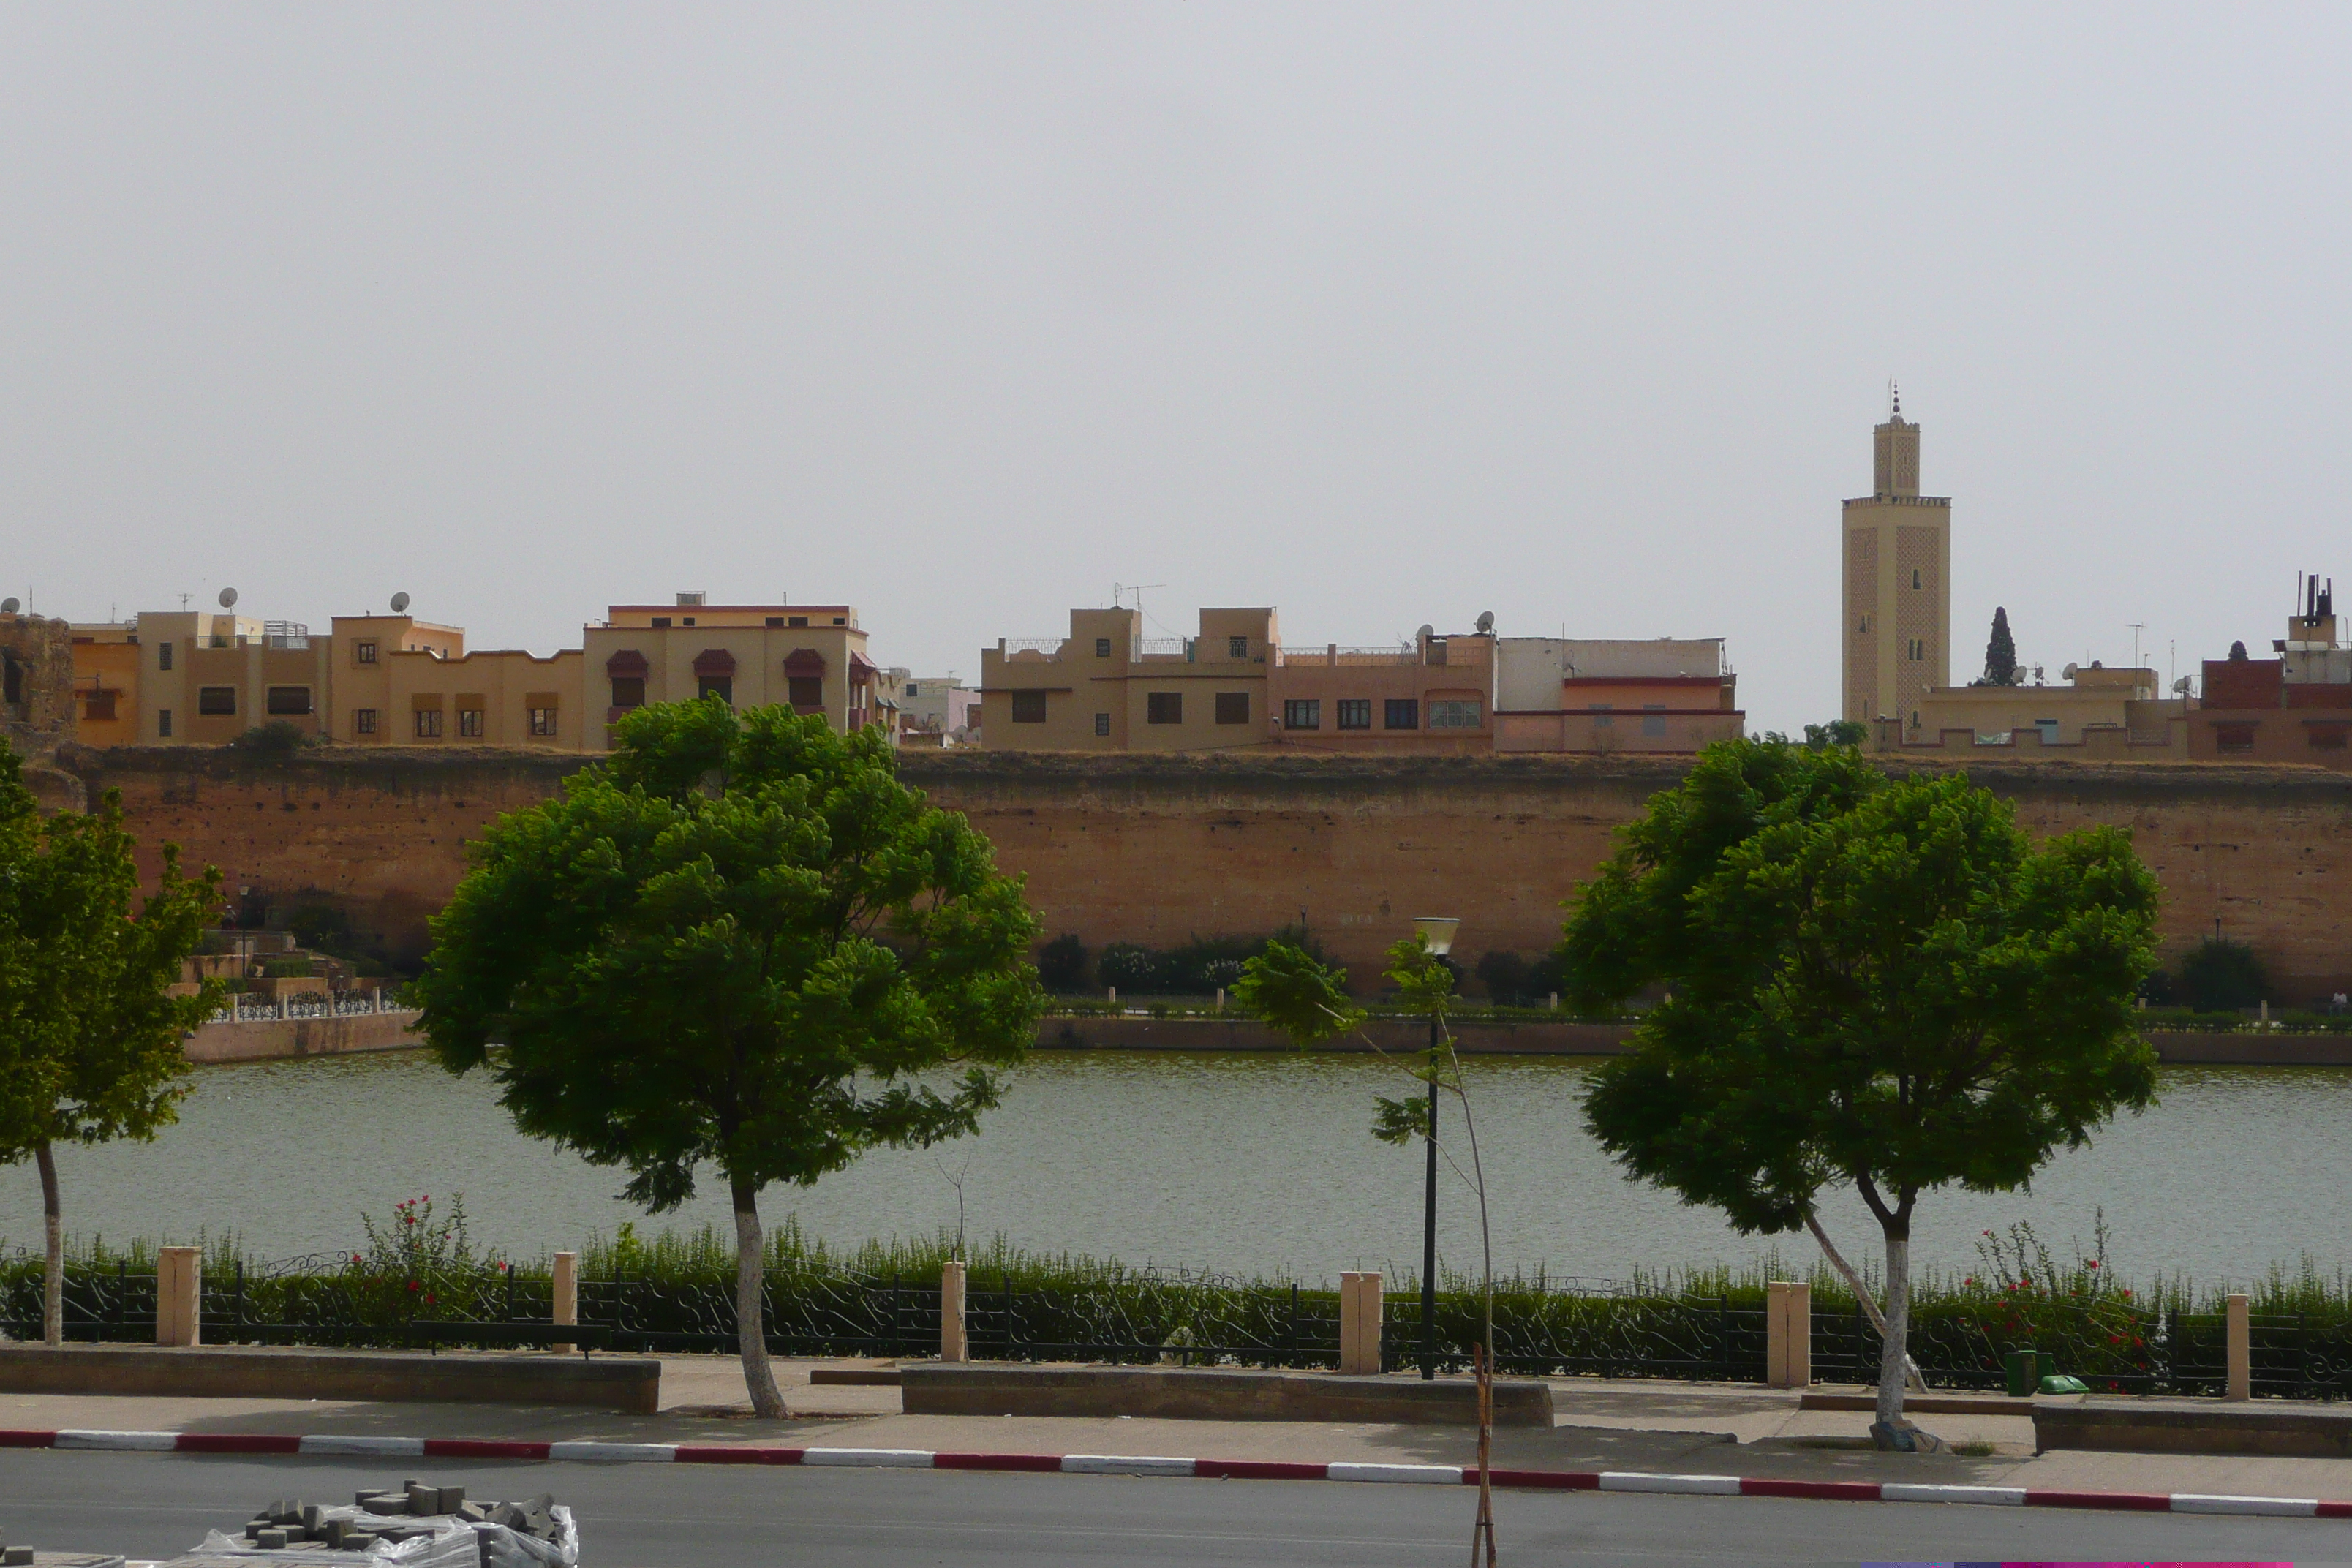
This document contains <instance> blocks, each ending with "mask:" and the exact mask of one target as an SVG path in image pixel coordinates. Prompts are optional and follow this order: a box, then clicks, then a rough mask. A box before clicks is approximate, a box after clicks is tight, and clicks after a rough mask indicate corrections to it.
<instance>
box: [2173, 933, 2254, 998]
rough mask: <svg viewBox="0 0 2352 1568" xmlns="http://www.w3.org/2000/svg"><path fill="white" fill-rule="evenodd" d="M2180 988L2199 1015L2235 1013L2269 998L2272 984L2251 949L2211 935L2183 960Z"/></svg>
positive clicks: (2181, 963) (2240, 943)
mask: <svg viewBox="0 0 2352 1568" xmlns="http://www.w3.org/2000/svg"><path fill="white" fill-rule="evenodd" d="M2179 989H2180V993H2181V994H2182V995H2183V996H2185V997H2187V998H2188V1001H2189V1005H2190V1006H2191V1007H2194V1008H2196V1009H2197V1010H2198V1011H2199V1012H2200V1013H2234V1012H2236V1011H2237V1010H2238V1009H2239V1008H2241V1007H2251V1006H2252V1005H2254V1004H2255V1003H2257V1002H2260V1001H2263V1000H2264V999H2265V998H2267V997H2268V996H2269V995H2270V994H2271V984H2270V976H2269V975H2267V974H2264V973H2263V961H2262V960H2261V959H2259V958H2256V957H2255V956H2254V950H2253V949H2252V948H2251V947H2248V946H2247V945H2246V944H2245V943H2244V942H2231V941H2228V940H2226V939H2225V938H2222V937H2218V936H2209V937H2207V938H2206V939H2205V940H2204V941H2203V942H2199V943H2198V944H2197V946H2196V947H2195V948H2194V949H2193V950H2192V951H2191V952H2189V955H2188V956H2187V957H2186V958H2183V959H2182V960H2181V961H2180V986H2179Z"/></svg>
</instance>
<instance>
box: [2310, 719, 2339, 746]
mask: <svg viewBox="0 0 2352 1568" xmlns="http://www.w3.org/2000/svg"><path fill="white" fill-rule="evenodd" d="M2309 733H2310V737H2311V745H2312V749H2313V750H2314V751H2320V752H2340V751H2342V750H2344V727H2343V726H2342V725H2340V724H2314V725H2313V726H2312V727H2311V730H2310V731H2309Z"/></svg>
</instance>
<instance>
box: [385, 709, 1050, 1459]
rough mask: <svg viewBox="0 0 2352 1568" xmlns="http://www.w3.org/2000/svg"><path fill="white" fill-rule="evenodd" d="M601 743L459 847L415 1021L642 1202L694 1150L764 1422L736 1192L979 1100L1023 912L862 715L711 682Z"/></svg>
mask: <svg viewBox="0 0 2352 1568" xmlns="http://www.w3.org/2000/svg"><path fill="white" fill-rule="evenodd" d="M615 746H616V750H615V752H614V756H613V758H612V760H611V761H610V762H609V763H605V764H604V765H603V766H600V767H596V768H592V769H589V770H587V771H586V772H584V773H579V774H576V775H574V776H573V777H572V779H570V780H569V781H567V783H566V785H565V788H564V793H563V795H562V798H560V799H558V800H553V801H550V802H547V803H545V804H543V805H538V806H534V807H532V808H530V810H527V811H522V812H518V813H515V814H513V815H511V816H505V817H501V818H500V819H499V821H498V822H497V823H495V824H494V825H492V826H491V828H490V829H489V831H488V833H486V834H485V835H484V836H483V837H482V838H481V839H480V840H479V841H478V843H477V844H476V845H475V846H474V848H473V851H472V856H473V861H474V867H473V869H472V870H471V871H470V872H468V873H467V877H466V879H465V880H464V881H463V882H462V883H461V884H459V886H458V889H457V894H456V896H455V897H454V898H453V899H452V900H450V903H449V907H448V908H447V910H445V911H444V912H443V913H442V914H441V916H440V917H439V918H438V919H436V921H434V922H433V935H434V941H435V946H434V950H433V953H432V956H431V958H430V961H429V962H428V964H427V966H426V969H425V975H424V978H423V980H422V981H421V983H420V984H419V989H420V991H421V992H422V993H423V1001H424V1008H425V1014H424V1017H423V1020H422V1023H423V1026H424V1029H425V1035H426V1037H428V1038H429V1039H430V1040H431V1042H432V1045H433V1048H434V1050H435V1052H436V1054H437V1055H438V1057H439V1058H440V1061H441V1063H442V1065H443V1066H444V1067H446V1068H448V1069H449V1070H450V1071H451V1072H455V1073H464V1072H467V1071H468V1070H470V1069H472V1068H477V1067H486V1068H488V1071H489V1073H490V1076H491V1078H492V1079H493V1080H494V1081H495V1082H496V1083H497V1084H498V1085H499V1100H500V1103H501V1104H503V1105H504V1106H505V1107H506V1108H507V1110H509V1112H510V1113H511V1114H512V1116H513V1118H514V1121H515V1124H516V1126H517V1127H519V1128H520V1129H521V1130H522V1131H525V1132H527V1133H530V1134H531V1135H532V1136H534V1137H541V1138H547V1139H551V1140H553V1141H554V1142H556V1143H558V1144H559V1145H561V1146H563V1147H567V1148H571V1149H573V1150H576V1151H577V1152H579V1153H580V1154H581V1155H582V1156H583V1158H585V1159H586V1160H588V1161H589V1162H590V1163H594V1164H600V1165H620V1166H625V1167H626V1168H627V1170H628V1171H629V1173H630V1181H629V1182H628V1184H627V1185H626V1187H625V1189H624V1192H623V1195H625V1196H626V1197H627V1198H629V1199H631V1200H632V1201H634V1202H636V1203H639V1204H642V1205H645V1206H646V1208H647V1209H649V1210H651V1211H653V1212H656V1213H661V1212H665V1211H667V1210H670V1209H674V1208H676V1207H677V1205H680V1204H682V1203H684V1202H686V1201H687V1200H688V1198H690V1197H692V1196H693V1195H694V1191H695V1180H696V1172H697V1167H698V1166H699V1165H701V1164H703V1163H705V1162H708V1163H710V1164H712V1165H715V1166H716V1167H717V1170H718V1173H719V1176H720V1177H721V1178H722V1179H724V1180H725V1182H726V1183H727V1185H728V1192H729V1196H730V1202H731V1204H732V1205H733V1209H734V1215H735V1236H736V1315H737V1327H738V1333H739V1338H740V1344H741V1349H742V1356H743V1374H744V1381H745V1384H746V1385H747V1386H748V1387H749V1389H750V1391H751V1404H752V1408H753V1409H754V1410H755V1411H756V1412H757V1413H758V1414H759V1415H763V1416H775V1415H781V1414H782V1409H783V1402H782V1398H781V1396H780V1395H779V1394H777V1392H776V1384H775V1377H774V1374H773V1373H772V1371H771V1369H770V1367H769V1364H768V1355H767V1341H766V1334H765V1325H764V1321H763V1317H762V1310H761V1285H762V1238H761V1227H760V1214H759V1194H760V1192H761V1189H762V1188H763V1187H765V1186H766V1185H767V1184H770V1183H772V1182H789V1183H792V1184H795V1185H799V1186H809V1185H812V1184H814V1183H815V1182H816V1181H817V1179H818V1178H819V1177H821V1176H823V1175H824V1174H826V1173H829V1172H833V1171H837V1170H840V1169H842V1168H843V1167H844V1166H845V1165H847V1164H849V1163H851V1162H852V1161H854V1160H856V1158H857V1157H858V1155H859V1154H861V1153H862V1152H865V1151H866V1150H867V1149H869V1148H873V1147H875V1146H877V1145H882V1144H891V1145H899V1146H929V1145H930V1144H932V1143H935V1142H940V1141H941V1140H943V1139H949V1138H954V1137H959V1136H961V1135H962V1134H964V1133H967V1132H970V1131H972V1130H973V1129H974V1128H975V1127H976V1126H977V1125H978V1124H979V1119H980V1115H981V1113H982V1111H983V1110H988V1109H990V1108H992V1107H993V1106H994V1105H995V1104H996V1103H997V1100H998V1095H999V1092H1000V1087H1001V1086H1000V1084H999V1081H998V1079H996V1078H995V1077H994V1076H993V1075H992V1074H991V1073H990V1072H989V1071H988V1070H987V1068H989V1067H990V1066H1000V1065H1004V1064H1009V1063H1012V1062H1014V1061H1017V1060H1018V1059H1019V1058H1020V1057H1021V1055H1022V1053H1023V1050H1024V1048H1025V1047H1026V1046H1027V1044H1028V1042H1029V1040H1030V1039H1031V1037H1032V1036H1033V1035H1034V1031H1035V1029H1036V1025H1037V1019H1038V1017H1039V1016H1040V1015H1041V1013H1042V1012H1043V1009H1044V997H1043V994H1042V992H1041V991H1040V990H1039V987H1038V984H1037V973H1036V971H1035V969H1034V968H1033V967H1032V966H1031V965H1030V963H1029V962H1028V957H1027V954H1028V952H1029V949H1030V946H1031V944H1032V943H1033V942H1034V941H1035V940H1036V935H1037V931H1036V922H1035V921H1034V919H1033V918H1032V917H1031V915H1030V912H1029V910H1028V907H1027V905H1026V904H1025V903H1024V901H1023V899H1022V888H1021V884H1020V882H1019V881H1017V880H1015V879H1010V878H1007V877H1003V876H1001V875H999V874H998V873H997V871H996V868H995V866H994V864H993V861H992V858H991V855H990V850H989V845H988V841H987V840H986V839H985V838H984V837H982V836H981V835H980V834H979V833H977V832H975V831H973V829H972V828H971V826H970V825H969V824H968V823H966V822H965V820H964V819H963V818H962V817H961V816H958V815H956V814H953V813H950V812H944V811H940V810H938V809H936V808H933V807H930V806H927V805H924V804H923V798H922V796H921V795H920V794H919V793H918V792H917V791H914V790H911V789H908V787H906V786H905V785H904V784H900V783H899V782H898V776H897V769H896V763H895V760H894V754H893V752H891V750H890V747H889V745H888V743H887V741H886V739H885V738H884V737H883V736H882V734H881V733H880V732H879V731H871V730H869V731H862V732H860V733H857V734H854V735H846V736H844V735H836V734H835V733H833V732H832V731H830V730H829V729H828V728H827V727H826V725H825V723H824V720H823V719H822V718H819V717H814V716H812V717H809V718H800V717H797V716H795V715H794V714H793V712H792V711H791V710H789V709H785V708H756V709H752V710H749V711H748V712H745V713H743V714H742V715H741V716H740V718H739V717H738V716H737V715H736V714H735V713H734V712H733V711H732V710H730V709H729V708H728V706H727V705H726V704H725V703H724V702H723V701H720V700H718V699H716V698H711V699H706V700H703V701H700V702H691V703H677V704H668V705H662V706H656V707H650V708H644V709H640V710H637V711H636V712H635V713H633V714H631V715H630V716H629V717H628V718H626V719H625V720H623V721H622V722H621V724H620V725H619V727H618V730H617V732H616V737H615ZM492 1047H503V1048H502V1049H499V1050H497V1051H495V1052H493V1049H492ZM958 1064H961V1065H962V1066H963V1067H964V1068H965V1070H964V1071H963V1073H962V1074H961V1077H959V1078H956V1079H953V1080H952V1081H947V1080H944V1079H942V1069H945V1068H950V1067H951V1066H953V1065H958Z"/></svg>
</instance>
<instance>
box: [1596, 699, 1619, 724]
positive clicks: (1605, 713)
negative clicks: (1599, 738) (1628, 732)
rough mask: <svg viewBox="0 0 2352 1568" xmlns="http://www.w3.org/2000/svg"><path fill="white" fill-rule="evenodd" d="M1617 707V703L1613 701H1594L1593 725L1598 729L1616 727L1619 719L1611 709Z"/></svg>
mask: <svg viewBox="0 0 2352 1568" xmlns="http://www.w3.org/2000/svg"><path fill="white" fill-rule="evenodd" d="M1615 707H1616V704H1615V703H1613V702H1596V703H1594V704H1593V705H1592V727H1593V728H1594V729H1596V730H1613V729H1615V728H1616V727H1617V720H1616V717H1615V715H1614V714H1613V713H1612V711H1611V710H1612V709H1613V708H1615Z"/></svg>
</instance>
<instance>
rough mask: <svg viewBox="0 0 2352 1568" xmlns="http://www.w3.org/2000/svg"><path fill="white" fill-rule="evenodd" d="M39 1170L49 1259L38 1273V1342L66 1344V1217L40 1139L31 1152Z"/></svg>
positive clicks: (54, 1168)
mask: <svg viewBox="0 0 2352 1568" xmlns="http://www.w3.org/2000/svg"><path fill="white" fill-rule="evenodd" d="M33 1163H35V1164H37V1165H38V1166H39V1167H40V1169H41V1229H42V1231H43V1233H44V1234H45V1236H46V1238H47V1243H48V1257H47V1262H46V1264H45V1265H44V1267H43V1268H42V1270H41V1342H42V1343H43V1344H47V1345H62V1344H64V1343H65V1342H66V1217H65V1210H64V1208H63V1207H62V1206H61V1205H59V1204H58V1157H57V1155H56V1154H55V1153H53V1152H51V1151H50V1149H49V1144H48V1140H47V1139H43V1140H42V1141H41V1142H40V1143H38V1144H37V1145H36V1146H35V1148H34V1150H33Z"/></svg>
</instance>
